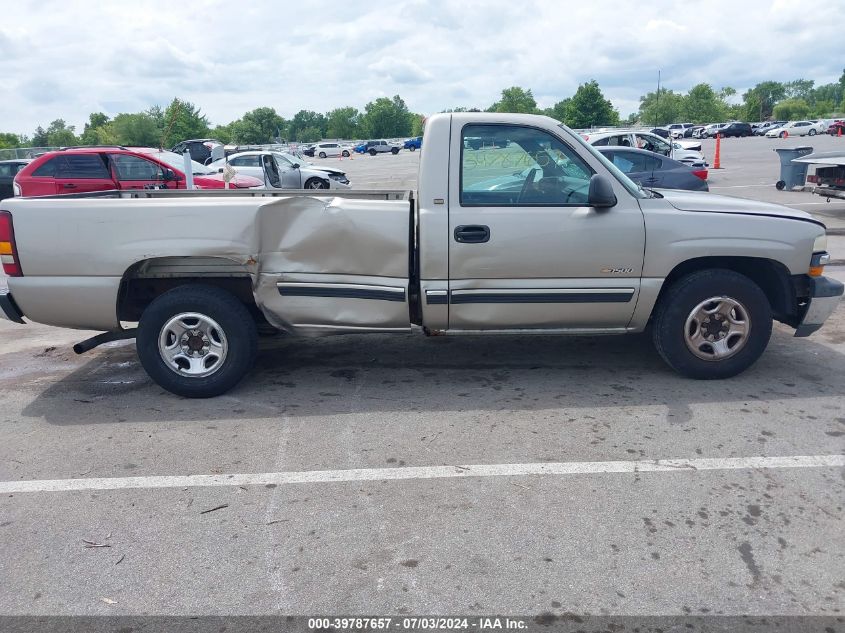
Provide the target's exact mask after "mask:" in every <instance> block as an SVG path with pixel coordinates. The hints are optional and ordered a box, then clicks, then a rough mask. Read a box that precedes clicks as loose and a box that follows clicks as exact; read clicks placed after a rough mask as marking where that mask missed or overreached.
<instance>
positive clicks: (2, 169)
mask: <svg viewBox="0 0 845 633" xmlns="http://www.w3.org/2000/svg"><path fill="white" fill-rule="evenodd" d="M29 162H30V159H29V158H13V159H11V160H0V200H3V199H4V198H11V197H12V196H14V195H15V192H14V189H13V188H12V182H13V181H14V180H15V175H16V174H17V173H18V172H19V171H20V170H21V169H23V168H24V167H25V166H26V165H27V164H28V163H29Z"/></svg>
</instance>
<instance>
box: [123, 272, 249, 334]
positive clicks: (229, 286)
mask: <svg viewBox="0 0 845 633" xmlns="http://www.w3.org/2000/svg"><path fill="white" fill-rule="evenodd" d="M191 284H202V285H206V286H214V287H216V288H220V289H222V290H225V291H227V292H229V293H230V294H232V295H234V296H235V297H236V298H237V299H238V300H239V301H241V303H243V304H244V305H246V306H247V308H248V309H249V310H250V312H251V313H253V314H254V315H255V317H256V319H257V320H263V317H262V316H261V311H260V310H259V309H258V307H257V306H256V304H255V297H254V295H253V292H252V287H253V284H252V274H251V272H250V270H249V269H248V268H247V266H246V265H245V264H244V263H242V262H238V261H236V260H234V259H229V258H226V257H153V258H149V259H144V260H140V261H137V262H135V263H134V264H132V265H131V266H130V267H129V268H127V269H126V271H125V272H124V273H123V276H122V278H121V280H120V286H119V289H118V294H117V306H116V310H117V318H118V320H120V321H129V322H136V321H138V320H139V319H140V318H141V314H142V313H143V311H144V310H145V309H146V307H147V306H148V305H149V304H150V303H152V302H153V300H154V299H156V298H157V297H158V296H160V295H162V294H164V293H165V292H167V291H169V290H172V289H174V288H178V287H179V286H187V285H191Z"/></svg>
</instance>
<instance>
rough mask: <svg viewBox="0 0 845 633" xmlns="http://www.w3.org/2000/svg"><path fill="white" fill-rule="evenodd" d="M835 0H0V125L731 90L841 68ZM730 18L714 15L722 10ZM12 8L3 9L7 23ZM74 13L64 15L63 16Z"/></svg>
mask: <svg viewBox="0 0 845 633" xmlns="http://www.w3.org/2000/svg"><path fill="white" fill-rule="evenodd" d="M840 5H841V0H805V1H804V2H802V3H796V2H794V1H792V0H749V1H748V2H743V3H737V2H735V1H733V0H710V1H709V2H707V3H676V2H672V1H671V0H641V2H638V3H620V2H617V1H613V0H593V2H590V3H578V4H575V3H570V2H565V3H564V2H552V1H551V0H523V2H520V3H514V2H512V0H463V1H462V2H461V3H456V2H454V1H452V0H366V1H365V0H348V1H347V2H343V3H340V2H336V1H335V0H299V1H298V2H296V3H283V4H280V3H278V2H273V1H272V0H251V1H250V2H242V3H232V2H229V1H228V0H210V1H209V2H204V3H200V4H197V3H194V4H185V3H181V4H180V3H177V4H174V3H173V2H171V1H170V0H134V1H133V2H132V3H124V2H107V3H102V2H96V1H95V0H62V1H61V2H58V1H52V0H18V1H17V2H14V3H9V4H8V6H5V7H4V26H2V27H0V78H2V81H3V88H4V95H3V102H2V114H3V116H2V118H0V121H2V123H0V131H10V132H17V133H29V134H31V133H32V131H33V130H34V129H35V127H36V126H37V125H47V124H49V122H50V121H52V120H53V119H56V118H63V119H65V120H66V121H68V123H69V124H71V125H76V126H77V128H79V129H81V128H82V126H83V124H84V122H85V121H86V120H87V118H88V114H89V113H90V112H94V111H104V112H106V113H107V114H110V115H114V114H117V113H118V112H119V111H127V110H128V111H140V110H145V109H147V108H149V107H151V106H153V105H166V103H167V102H169V101H170V99H172V98H173V97H174V96H178V97H180V98H183V99H187V100H189V101H191V102H193V103H194V104H196V105H197V106H199V107H200V108H201V109H202V110H203V112H204V113H206V114H207V115H208V116H209V118H210V119H211V121H212V122H213V123H227V122H229V121H231V120H233V119H236V118H238V117H240V116H241V115H242V114H243V113H244V112H246V111H247V110H251V109H253V108H256V107H259V106H271V107H274V108H276V110H277V111H278V112H279V113H280V114H282V115H283V116H286V117H291V116H293V114H294V113H295V112H296V111H297V110H300V109H308V110H316V111H321V112H325V111H328V110H330V109H333V108H336V107H340V106H344V105H352V106H355V107H357V108H359V109H361V108H363V107H364V105H365V104H366V103H367V102H368V101H370V100H372V99H374V98H376V97H378V96H392V95H395V94H400V95H401V96H402V97H403V99H404V100H405V101H406V103H407V104H408V106H409V107H410V108H411V109H412V110H413V111H415V112H420V113H431V112H436V111H439V110H441V109H444V108H452V107H457V106H467V107H473V106H475V107H486V106H488V105H489V104H491V103H493V102H494V101H495V100H496V99H498V98H499V95H500V93H501V90H502V89H503V88H506V87H509V86H513V85H518V86H523V87H526V88H531V89H532V90H533V92H534V94H535V96H536V97H537V99H538V101H539V102H540V104H541V105H543V106H547V105H552V104H553V103H554V102H556V101H559V100H560V99H563V98H565V97H568V96H571V95H572V94H573V93H574V92H575V90H576V89H577V87H578V85H579V84H582V83H584V82H586V81H589V80H591V79H596V80H597V81H598V82H599V85H600V86H601V87H602V89H603V91H604V92H605V95H606V96H607V97H608V98H609V99H610V100H611V101H612V102H613V103H614V105H615V106H616V107H617V108H619V109H620V111H621V112H622V114H628V113H629V112H631V111H634V110H636V108H637V106H638V101H639V96H640V95H643V94H645V93H646V92H649V91H652V90H654V88H655V86H656V83H657V72H658V70H660V72H661V78H662V84H663V85H664V86H666V87H667V88H670V89H672V90H676V91H681V92H684V91H686V90H688V89H689V88H691V87H692V86H694V85H695V84H697V83H699V82H702V81H703V82H708V83H710V84H712V85H713V86H714V87H716V88H719V87H722V86H732V87H734V88H736V89H737V90H738V91H740V92H742V91H744V90H745V89H747V88H749V87H751V86H753V85H755V84H756V83H758V82H760V81H764V80H767V79H774V80H778V81H789V80H792V79H796V78H799V77H803V78H807V79H814V80H815V81H816V84H817V85H818V84H822V83H828V82H831V81H836V80H837V79H838V77H839V75H840V74H841V72H842V45H841V40H842V38H841V35H840V33H839V31H840V29H841V26H840V22H839V21H836V20H832V19H829V17H830V16H834V15H839V14H840V13H841V6H840ZM728 15H729V16H730V19H724V17H725V16H728ZM9 25H12V26H9ZM69 25H72V26H70V27H69Z"/></svg>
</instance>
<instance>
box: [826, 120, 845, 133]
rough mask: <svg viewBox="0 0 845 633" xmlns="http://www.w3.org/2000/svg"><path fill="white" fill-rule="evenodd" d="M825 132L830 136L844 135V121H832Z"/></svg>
mask: <svg viewBox="0 0 845 633" xmlns="http://www.w3.org/2000/svg"><path fill="white" fill-rule="evenodd" d="M827 133H828V134H830V135H831V136H839V135H840V134H841V135H842V136H845V121H834V122H833V123H831V124H830V127H828V128H827Z"/></svg>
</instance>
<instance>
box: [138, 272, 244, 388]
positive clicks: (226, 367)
mask: <svg viewBox="0 0 845 633" xmlns="http://www.w3.org/2000/svg"><path fill="white" fill-rule="evenodd" d="M257 337H258V335H257V333H256V326H255V321H254V320H253V318H252V315H251V314H250V313H249V310H247V308H246V306H244V304H243V303H241V302H240V301H238V299H236V298H235V297H234V296H233V295H231V294H229V293H228V292H226V291H224V290H221V289H220V288H215V287H213V286H202V285H190V286H182V287H179V288H174V289H173V290H170V291H169V292H166V293H164V294H163V295H161V296H159V297H158V298H156V299H155V300H154V301H153V302H152V303H151V304H150V305H149V306H148V307H147V309H146V310H144V313H143V314H142V315H141V321H140V323H139V324H138V336H137V350H138V358H139V359H140V361H141V365H143V367H144V369H145V370H146V372H147V374H149V376H150V377H151V378H152V379H153V380H154V381H155V382H156V383H158V384H159V385H160V386H161V387H163V388H164V389H167V390H168V391H170V392H171V393H175V394H176V395H179V396H184V397H186V398H210V397H213V396H219V395H220V394H223V393H226V392H227V391H229V389H231V388H232V387H234V386H235V385H236V384H237V383H238V382H240V380H241V379H242V378H243V377H244V376H245V375H246V373H247V372H248V371H249V370H250V368H251V367H252V364H253V362H254V361H255V356H256V353H257V340H258V338H257Z"/></svg>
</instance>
